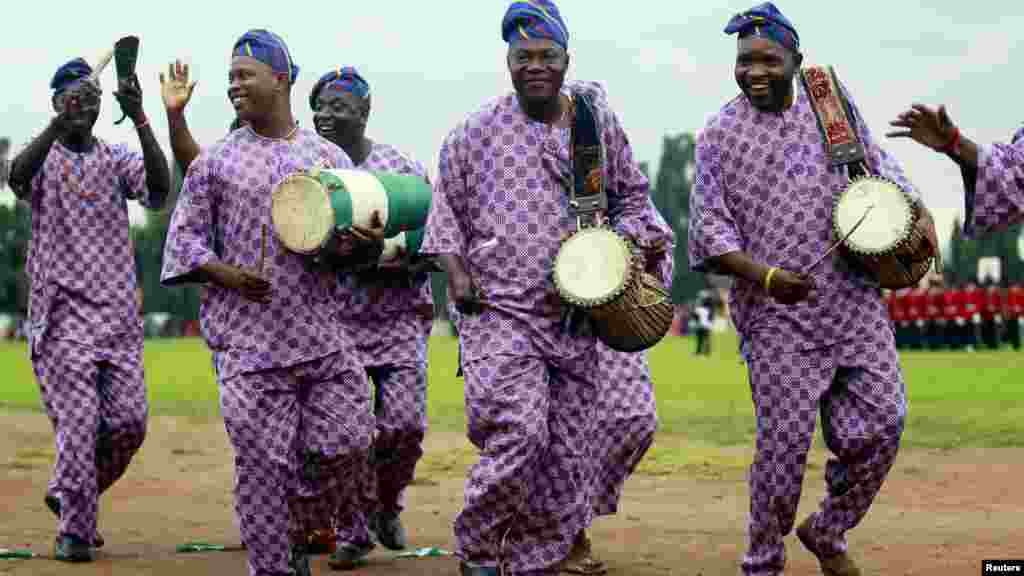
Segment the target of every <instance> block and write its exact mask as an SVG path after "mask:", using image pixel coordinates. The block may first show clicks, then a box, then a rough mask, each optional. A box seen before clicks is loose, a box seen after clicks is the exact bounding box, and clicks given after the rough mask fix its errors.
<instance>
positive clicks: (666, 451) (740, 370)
mask: <svg viewBox="0 0 1024 576" xmlns="http://www.w3.org/2000/svg"><path fill="white" fill-rule="evenodd" d="M456 349H457V348H456V342H455V340H454V339H452V338H445V337H435V338H434V339H432V341H431V343H430V425H431V429H432V430H441V431H449V432H462V431H463V430H464V426H465V416H464V413H463V397H462V380H461V379H457V378H456V377H455V371H456V370H455V368H456V366H455V364H456ZM692 350H693V343H692V342H691V341H690V340H689V339H688V338H674V337H670V338H668V339H666V340H665V341H663V342H662V343H661V344H659V345H658V346H657V347H656V348H654V349H652V350H651V351H650V362H651V367H652V371H653V375H654V383H655V389H656V394H657V398H658V411H659V417H660V429H659V434H658V439H657V440H656V443H655V449H654V450H652V452H651V453H650V454H649V456H648V458H647V459H646V460H645V463H644V470H646V471H647V472H649V473H669V472H672V471H676V470H678V469H679V468H680V467H684V468H686V467H692V466H699V465H701V463H709V462H711V463H714V464H715V465H716V467H719V468H723V467H724V468H731V467H733V466H745V463H746V462H747V461H748V458H749V456H748V455H747V454H746V452H745V451H728V450H726V451H723V450H721V448H722V447H728V446H732V447H737V448H738V447H750V446H752V443H753V434H754V421H753V411H752V406H751V402H750V391H749V387H748V384H747V377H746V369H745V367H744V366H743V365H742V364H741V363H740V359H739V356H738V355H737V353H736V342H735V339H734V337H733V336H731V335H721V336H717V337H716V341H715V354H714V356H712V357H711V358H709V359H708V358H701V359H698V358H695V357H694V356H692V354H691V351H692ZM1022 361H1024V354H1022V353H1015V352H1012V351H1002V352H975V353H952V352H950V353H945V352H917V353H905V354H903V368H904V375H905V378H906V380H907V387H908V391H909V398H910V400H909V414H908V422H907V430H906V434H905V436H904V446H907V447H919V448H920V447H924V448H942V449H951V448H959V447H982V446H984V447H1004V446H1024V362H1022ZM145 363H146V380H147V385H148V389H149V398H150V403H151V411H152V412H153V413H154V414H166V415H179V416H188V417H193V418H200V419H206V418H215V417H217V415H218V410H219V409H218V402H217V387H216V384H215V381H214V377H213V371H212V368H211V363H210V355H209V352H208V351H207V349H206V347H205V345H204V344H203V342H202V341H201V340H196V339H187V340H153V341H149V342H147V344H146V355H145ZM0 370H2V374H3V375H4V384H3V388H2V390H3V392H2V394H0V407H5V408H9V409H19V410H39V409H40V404H39V396H38V389H37V387H36V384H35V381H34V379H33V376H32V370H31V365H30V364H29V361H28V358H27V349H26V346H25V344H24V343H3V344H0ZM684 453H685V454H684ZM463 456H464V455H451V456H449V457H446V458H447V460H446V461H445V462H442V461H438V462H435V463H433V464H432V465H436V466H438V467H440V468H445V467H448V466H455V465H458V463H459V462H456V461H459V460H462V459H463ZM452 458H453V459H454V460H455V461H450V459H452Z"/></svg>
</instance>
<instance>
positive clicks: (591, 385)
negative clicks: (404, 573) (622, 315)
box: [423, 0, 671, 575]
mask: <svg viewBox="0 0 1024 576" xmlns="http://www.w3.org/2000/svg"><path fill="white" fill-rule="evenodd" d="M502 37H503V39H505V40H506V41H508V42H509V51H508V54H507V66H508V68H509V72H510V75H511V78H512V83H513V86H514V87H515V92H514V93H509V94H507V95H504V96H501V97H499V98H497V99H496V100H493V101H491V102H490V103H488V104H486V105H484V106H483V107H482V108H480V109H479V110H478V111H476V112H474V113H473V114H472V115H471V116H470V117H469V118H468V119H467V120H466V121H464V122H463V123H461V124H460V125H459V126H458V127H457V128H455V130H453V131H452V132H451V133H450V134H449V136H448V137H447V138H446V140H445V142H444V144H443V146H442V148H441V153H440V176H439V180H438V182H437V183H436V185H435V196H434V204H433V206H432V209H431V213H430V217H429V219H428V224H427V234H426V239H425V242H424V249H423V252H424V253H425V254H430V255H438V256H439V257H440V260H441V261H442V263H443V265H444V266H445V268H446V270H447V272H448V275H449V292H448V293H449V295H450V297H451V299H452V300H453V302H454V304H455V306H457V307H458V308H459V309H460V314H459V317H458V321H457V329H458V333H459V339H460V346H461V351H462V362H461V368H462V370H463V373H464V375H465V386H466V390H465V395H466V416H467V420H468V422H467V424H468V436H469V439H470V441H471V442H473V444H474V445H476V446H477V448H478V449H479V450H480V461H479V462H478V463H477V464H476V465H475V466H474V467H473V468H472V470H471V471H470V473H469V478H468V480H467V482H466V492H465V506H464V508H463V510H462V511H461V513H460V514H459V516H458V517H457V518H456V521H455V535H456V540H457V546H458V554H459V556H460V558H461V560H462V563H461V570H462V573H463V574H470V575H490V574H498V572H499V569H500V570H502V571H503V573H505V574H546V573H551V572H552V571H558V570H559V568H560V567H561V565H562V564H563V563H564V562H565V561H566V560H567V559H568V558H569V556H570V550H571V549H572V547H573V543H574V542H575V541H576V540H577V539H578V538H579V537H580V536H581V535H582V534H583V530H584V528H585V526H586V522H587V520H588V518H589V515H590V513H591V511H590V508H591V506H590V493H591V485H590V482H591V481H592V461H591V450H592V447H591V446H590V442H589V438H588V434H590V431H591V429H592V426H593V416H594V414H593V402H594V401H595V395H596V393H597V381H596V374H595V373H594V367H595V365H596V361H597V355H596V354H597V346H596V341H595V339H594V338H593V337H590V336H584V335H582V334H577V333H575V332H573V331H570V330H567V329H566V328H565V327H563V324H562V323H561V322H560V318H561V314H562V311H563V305H562V302H561V300H560V298H559V296H558V293H557V291H556V290H555V287H554V284H553V282H552V280H551V272H552V266H553V261H554V257H555V255H556V253H557V252H558V249H559V247H560V245H561V240H562V239H563V238H564V237H565V236H567V235H568V234H570V233H572V232H573V231H574V230H575V221H574V219H572V218H571V217H570V214H569V209H568V196H569V191H568V190H567V189H566V188H565V187H563V184H562V183H563V182H566V181H571V176H572V172H571V167H570V160H569V141H568V140H569V111H570V109H571V104H570V94H574V93H579V92H585V93H586V94H587V95H588V96H589V97H590V98H591V99H592V101H593V106H594V108H595V113H596V115H597V117H598V119H599V122H600V126H601V127H602V143H603V146H604V148H605V153H606V155H605V157H606V163H605V166H604V181H605V182H606V183H607V187H608V202H609V217H610V221H611V225H612V226H613V227H614V228H615V229H616V230H617V231H619V232H620V233H622V234H624V235H625V236H627V237H629V238H630V239H631V240H632V241H633V242H634V243H635V245H637V246H638V247H639V248H638V250H639V251H640V252H641V253H643V252H647V251H653V250H656V249H658V248H659V243H660V245H661V246H662V247H661V248H660V249H663V245H664V244H667V243H669V242H670V241H671V235H670V234H669V235H668V237H666V235H665V234H664V233H661V231H660V230H658V229H657V227H656V226H654V225H653V223H651V222H649V218H648V217H647V214H646V212H645V210H644V208H645V206H646V202H647V198H648V182H647V179H646V178H645V177H644V175H643V173H642V172H641V171H640V169H639V167H638V166H637V164H636V162H634V160H633V156H632V150H631V148H630V146H629V142H628V139H627V138H626V135H625V132H624V131H623V129H622V126H621V124H620V123H619V121H618V118H617V117H616V116H615V114H614V113H613V112H612V110H611V109H610V108H609V106H608V102H607V98H606V96H605V93H604V90H603V89H602V88H601V87H600V86H599V85H597V84H593V83H582V82H574V83H572V84H570V85H563V83H564V78H565V73H566V71H567V69H568V65H569V56H568V54H567V52H566V49H567V44H568V34H567V32H566V28H565V23H564V22H563V21H562V18H561V16H560V15H559V13H558V9H557V8H556V7H555V5H554V4H553V3H552V2H550V1H548V0H542V1H533V2H513V3H512V4H511V6H510V7H509V9H508V11H507V13H506V14H505V17H504V19H503V22H502ZM499 566H500V567H501V568H499Z"/></svg>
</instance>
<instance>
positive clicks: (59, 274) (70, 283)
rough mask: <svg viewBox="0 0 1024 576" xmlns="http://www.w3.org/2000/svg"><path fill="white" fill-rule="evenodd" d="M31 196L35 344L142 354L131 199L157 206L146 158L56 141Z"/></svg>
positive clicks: (113, 147)
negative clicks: (78, 149) (47, 342)
mask: <svg viewBox="0 0 1024 576" xmlns="http://www.w3.org/2000/svg"><path fill="white" fill-rule="evenodd" d="M30 186H31V190H24V191H23V190H15V191H14V192H15V194H17V195H18V196H19V197H20V198H27V199H28V201H29V202H30V204H31V211H32V243H31V245H30V246H29V255H28V265H27V268H28V270H27V272H28V275H29V279H30V284H31V294H30V297H29V323H30V330H29V340H30V344H31V346H32V349H33V350H37V349H38V347H39V346H40V345H41V344H42V343H43V340H44V339H56V340H67V341H71V342H77V343H79V344H82V345H85V346H94V347H97V348H102V349H106V350H137V351H139V353H141V348H142V316H141V315H140V313H139V308H138V303H137V301H136V300H135V287H136V286H137V280H136V275H135V257H134V249H133V247H132V242H131V237H130V235H129V223H128V202H127V201H128V200H138V201H139V202H140V203H142V205H143V206H146V207H152V206H153V204H152V202H151V199H150V195H149V190H148V189H147V188H146V174H145V168H144V166H143V162H142V154H141V153H139V152H135V151H132V150H130V149H129V148H127V147H126V146H124V145H121V144H107V143H106V142H103V141H102V140H98V139H97V140H96V143H95V146H94V147H93V149H92V151H91V152H88V153H85V154H76V153H74V152H72V151H71V150H68V149H67V148H65V147H64V146H63V145H61V143H60V142H54V143H53V147H52V148H51V149H50V154H49V155H48V156H47V157H46V161H45V162H44V163H43V166H42V168H41V169H40V170H39V172H38V173H36V175H35V177H34V178H33V179H32V183H31V185H30Z"/></svg>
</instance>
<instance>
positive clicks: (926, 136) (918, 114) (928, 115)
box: [886, 104, 956, 152]
mask: <svg viewBox="0 0 1024 576" xmlns="http://www.w3.org/2000/svg"><path fill="white" fill-rule="evenodd" d="M889 124H890V125H891V126H895V127H897V128H905V130H894V131H891V132H888V133H887V134H886V136H888V137H890V138H910V139H912V140H914V141H915V142H917V143H919V144H923V145H925V146H927V147H929V148H931V149H932V150H937V151H940V152H941V151H943V150H944V149H945V148H946V147H947V146H949V144H950V142H952V141H953V137H954V135H955V130H956V126H955V125H954V124H953V121H952V120H950V118H949V114H947V113H946V107H945V106H939V108H938V110H933V109H931V108H929V107H927V106H925V105H923V104H914V105H913V106H911V107H910V110H907V111H906V112H903V113H902V114H900V115H899V116H898V117H897V118H896V120H893V121H892V122H889Z"/></svg>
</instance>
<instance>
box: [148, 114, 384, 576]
mask: <svg viewBox="0 0 1024 576" xmlns="http://www.w3.org/2000/svg"><path fill="white" fill-rule="evenodd" d="M314 165H318V166H321V167H326V168H350V167H351V166H352V162H351V160H350V159H349V158H348V156H347V155H346V154H345V153H344V151H343V150H342V149H341V148H339V147H337V146H335V145H334V144H331V143H330V142H328V141H327V140H325V139H323V138H321V137H320V136H318V135H317V134H316V133H315V132H313V131H311V130H304V129H300V130H298V131H297V132H296V134H295V137H294V138H293V139H291V140H283V139H280V140H272V139H267V138H263V137H261V136H259V135H257V134H256V133H255V132H253V131H252V129H251V128H249V127H244V128H241V129H239V130H236V131H234V132H232V133H231V134H229V135H228V136H227V137H226V138H225V139H223V140H222V141H220V142H219V143H217V144H216V145H215V146H213V147H211V148H210V149H208V150H206V151H205V152H203V154H202V155H200V157H199V158H197V159H196V160H195V161H194V162H193V163H192V165H191V166H190V167H189V172H188V175H187V176H186V178H185V183H184V185H183V187H182V192H181V197H180V199H179V201H178V206H177V207H176V209H175V212H174V215H173V217H172V219H171V226H170V230H169V231H168V237H167V243H166V246H165V251H164V270H163V275H162V280H163V281H164V282H165V283H168V284H174V283H177V282H184V281H188V280H190V279H191V276H190V275H191V274H192V273H193V272H194V271H196V269H197V268H198V267H200V266H202V265H203V264H206V263H208V262H211V261H220V262H224V263H226V264H230V265H234V266H241V267H246V268H248V269H250V270H252V269H256V268H257V267H258V263H259V260H260V258H261V255H262V254H264V252H265V255H266V260H265V261H264V263H263V270H262V273H263V275H264V277H266V278H268V279H269V280H270V282H271V284H272V287H273V294H272V296H271V300H270V302H269V303H267V304H263V303H255V302H250V301H248V300H246V299H244V298H243V297H242V296H241V295H240V294H239V293H237V292H235V291H232V290H228V289H225V288H222V287H220V286H216V285H212V284H211V285H209V286H207V287H206V289H205V294H204V297H203V301H202V308H201V310H200V320H201V323H202V329H203V336H204V337H205V338H206V341H207V344H208V346H209V347H210V349H211V350H212V351H213V356H214V364H215V368H216V372H217V379H218V382H219V384H220V389H221V409H222V412H223V414H224V421H225V427H226V428H227V430H228V435H229V437H230V439H231V443H232V446H233V447H234V450H235V465H236V478H237V484H236V490H235V505H236V508H237V511H238V516H239V521H240V524H241V530H242V540H243V542H245V543H246V545H247V546H248V549H249V572H250V574H251V575H253V576H269V575H277V574H288V573H290V572H289V568H288V564H287V562H288V553H289V548H290V545H291V544H297V543H299V542H302V541H304V540H303V538H304V536H305V534H308V533H309V532H311V531H312V530H317V529H326V528H329V527H330V526H331V524H332V523H333V520H334V516H335V514H337V513H339V511H345V512H347V511H348V510H354V509H358V508H359V507H361V506H362V501H361V500H362V498H361V497H360V483H361V482H362V481H363V479H365V477H366V476H367V474H368V471H367V467H368V465H369V450H370V444H371V441H372V434H373V417H372V414H371V413H370V412H369V410H368V407H369V404H370V395H369V383H368V381H367V378H366V372H365V370H364V369H363V366H362V364H361V363H359V361H358V356H357V354H356V351H355V348H354V346H353V345H352V343H351V341H350V340H349V335H348V332H347V331H346V330H343V329H339V326H344V324H343V323H342V321H341V320H342V319H341V303H342V302H345V301H346V300H347V295H346V294H345V292H344V288H343V285H342V283H341V282H339V279H338V276H337V274H335V273H334V272H331V271H329V270H327V269H322V270H321V269H319V268H316V267H314V266H311V265H310V262H309V261H308V260H307V259H306V258H305V257H303V256H299V255H296V254H293V253H291V252H288V251H286V250H285V249H284V248H283V247H282V246H280V244H279V243H278V242H277V241H276V239H275V238H274V235H273V234H272V233H271V232H270V231H269V230H270V228H271V227H270V222H269V220H270V203H271V192H272V190H273V188H274V186H275V185H276V184H277V183H278V182H280V181H281V180H282V179H283V178H284V177H286V176H287V175H288V174H291V173H294V172H297V171H300V170H307V169H309V168H312V167H313V166H314ZM261 243H262V245H261Z"/></svg>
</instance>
